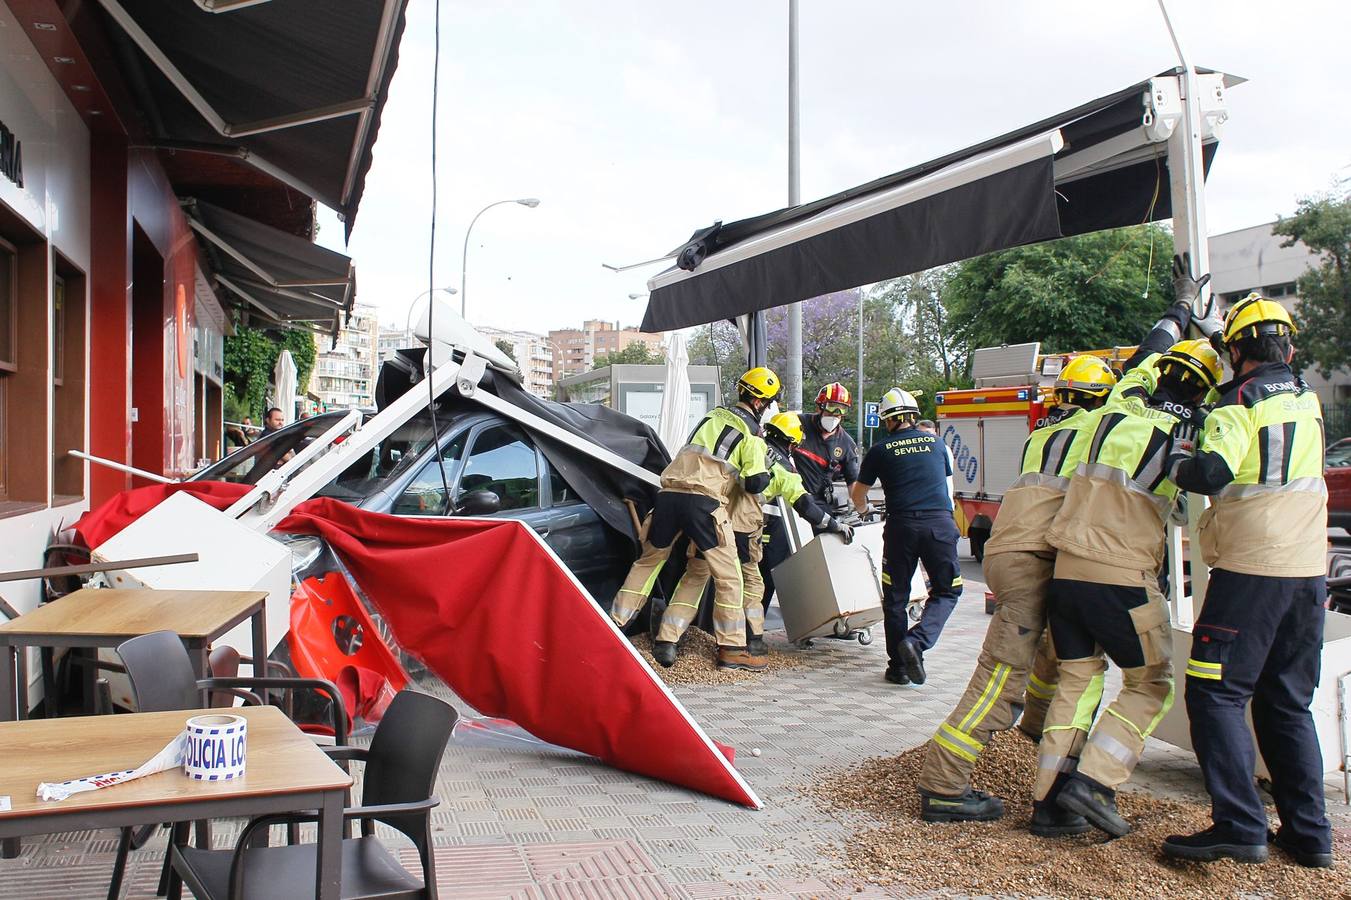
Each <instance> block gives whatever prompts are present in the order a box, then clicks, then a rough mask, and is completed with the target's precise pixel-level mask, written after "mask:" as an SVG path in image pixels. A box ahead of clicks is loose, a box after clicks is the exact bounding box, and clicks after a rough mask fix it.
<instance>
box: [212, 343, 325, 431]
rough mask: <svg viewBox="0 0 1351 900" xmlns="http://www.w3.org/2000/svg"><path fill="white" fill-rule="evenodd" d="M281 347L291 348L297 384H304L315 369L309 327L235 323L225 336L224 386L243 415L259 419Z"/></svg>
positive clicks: (313, 349)
mask: <svg viewBox="0 0 1351 900" xmlns="http://www.w3.org/2000/svg"><path fill="white" fill-rule="evenodd" d="M282 350H290V351H291V358H292V360H293V361H294V362H295V364H296V384H297V385H305V384H306V383H308V381H309V377H310V372H311V371H313V370H314V359H315V347H314V334H313V332H310V331H302V330H287V331H275V330H272V329H263V328H250V327H249V326H247V325H238V326H236V327H235V333H234V334H233V335H229V336H227V337H226V338H225V359H224V364H225V386H226V395H227V397H230V398H233V400H234V401H235V402H236V403H237V404H238V405H237V406H236V407H235V408H236V409H238V410H239V414H240V415H241V416H245V415H247V416H252V417H253V418H254V421H260V420H261V419H262V416H263V412H264V405H265V404H266V402H267V390H268V385H270V384H271V382H272V370H273V368H274V367H275V366H276V364H277V357H278V356H279V355H280V354H281V351H282Z"/></svg>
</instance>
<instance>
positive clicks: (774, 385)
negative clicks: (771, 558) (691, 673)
mask: <svg viewBox="0 0 1351 900" xmlns="http://www.w3.org/2000/svg"><path fill="white" fill-rule="evenodd" d="M779 387H780V383H779V376H777V375H775V374H774V373H773V372H772V371H771V370H769V369H767V368H765V367H764V366H758V367H756V368H754V369H751V370H750V371H748V372H747V373H746V374H744V375H742V376H741V378H740V380H738V381H737V403H736V405H735V406H731V407H726V406H719V407H715V408H714V409H713V410H711V411H710V412H709V413H708V415H706V416H704V418H703V420H702V421H700V422H699V425H698V427H696V428H695V429H694V433H693V434H691V435H690V440H689V443H688V444H686V445H685V446H684V447H682V448H681V449H680V451H679V452H678V453H676V455H675V458H674V459H672V460H671V463H670V465H668V466H667V467H666V469H665V470H664V471H663V472H662V473H661V490H660V491H659V492H658V493H657V502H656V504H655V506H654V507H653V510H652V513H651V514H650V515H649V516H648V518H647V521H646V522H645V523H644V525H643V544H642V553H641V555H640V556H639V557H638V561H637V562H635V563H634V564H633V568H632V569H630V570H629V574H628V577H627V578H626V579H625V580H624V585H623V587H621V588H620V589H619V593H618V594H616V595H615V598H614V602H613V603H612V604H611V607H610V617H611V618H612V619H614V621H615V623H616V624H617V625H619V626H620V627H621V628H622V627H623V626H625V625H627V624H628V623H629V621H630V620H632V619H633V617H634V616H635V615H637V613H638V611H639V610H641V609H642V608H643V606H644V605H645V604H646V603H647V601H648V598H649V597H650V596H651V595H652V589H653V587H654V586H655V585H656V583H657V577H658V576H659V575H660V574H661V570H662V567H663V566H664V565H665V564H666V560H667V559H668V558H669V557H670V555H671V548H672V546H673V545H674V544H675V542H676V540H677V539H678V538H679V537H680V536H681V535H682V534H683V535H684V536H685V537H687V538H689V540H690V544H691V550H692V552H694V553H695V554H697V555H698V556H701V557H702V558H703V560H704V562H705V563H706V564H707V566H708V571H709V573H710V574H711V575H712V576H713V626H714V632H715V635H714V636H715V637H716V639H717V642H718V665H719V666H720V667H722V668H754V665H753V662H752V660H751V659H750V656H749V655H748V654H747V652H746V629H745V614H744V613H743V611H742V602H741V590H742V585H741V565H740V562H739V560H738V559H737V551H736V538H735V536H734V535H733V533H732V522H731V518H730V517H729V512H728V505H729V503H730V502H731V499H732V495H733V492H734V491H735V490H736V489H737V488H741V489H743V490H745V491H746V492H748V493H750V494H758V493H760V492H761V491H763V490H764V489H765V488H766V487H767V486H768V485H769V482H770V477H771V476H770V472H769V467H768V464H767V462H766V458H765V442H764V440H762V439H761V438H760V436H759V434H760V419H761V418H762V417H763V416H764V414H765V411H766V410H767V409H768V408H769V405H770V403H772V402H773V400H774V397H775V396H776V395H777V394H778V393H779ZM653 656H654V657H656V659H657V661H658V662H660V663H662V664H663V665H670V664H671V661H674V659H675V644H674V643H673V642H670V641H662V640H660V639H658V641H657V642H656V643H655V644H654V646H653Z"/></svg>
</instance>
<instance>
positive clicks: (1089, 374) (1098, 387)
mask: <svg viewBox="0 0 1351 900" xmlns="http://www.w3.org/2000/svg"><path fill="white" fill-rule="evenodd" d="M1115 384H1116V373H1114V372H1113V371H1112V370H1111V368H1109V367H1108V365H1107V363H1105V362H1103V361H1102V360H1101V359H1099V358H1098V357H1096V356H1076V357H1075V358H1074V359H1072V360H1070V361H1069V362H1068V363H1067V364H1066V365H1065V368H1063V369H1061V370H1060V377H1059V378H1057V379H1056V380H1055V389H1056V390H1057V391H1077V392H1078V393H1080V394H1088V395H1089V396H1091V397H1105V396H1107V393H1108V392H1109V391H1110V390H1111V389H1112V386H1113V385H1115Z"/></svg>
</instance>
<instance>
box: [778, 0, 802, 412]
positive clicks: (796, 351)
mask: <svg viewBox="0 0 1351 900" xmlns="http://www.w3.org/2000/svg"><path fill="white" fill-rule="evenodd" d="M797 28H798V12H797V0H788V205H789V206H797V205H798V204H799V203H801V202H802V198H801V178H800V172H799V160H798V155H799V150H800V146H801V133H800V130H799V122H798V90H797ZM782 405H783V407H784V408H785V409H801V408H802V304H801V303H794V304H792V305H791V306H789V307H788V379H787V391H786V392H785V394H784V400H783V404H782Z"/></svg>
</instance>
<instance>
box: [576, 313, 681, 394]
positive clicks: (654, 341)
mask: <svg viewBox="0 0 1351 900" xmlns="http://www.w3.org/2000/svg"><path fill="white" fill-rule="evenodd" d="M635 341H636V342H638V343H641V344H646V345H647V346H648V347H649V348H651V349H652V350H653V351H655V352H658V353H660V352H661V350H662V346H663V344H664V341H665V335H662V334H647V333H645V332H642V331H639V330H638V329H637V327H634V326H629V327H626V328H621V327H620V326H619V323H618V322H606V321H603V320H601V319H588V320H587V321H585V322H583V323H582V327H581V328H561V329H557V330H554V331H550V332H549V344H550V349H551V350H552V351H553V368H554V374H555V377H556V378H557V379H559V380H561V379H563V378H565V377H567V376H568V375H577V374H579V373H582V372H589V371H591V368H592V366H594V365H595V362H596V357H598V356H604V355H605V354H607V353H615V352H617V351H619V350H623V349H624V348H625V347H627V346H628V345H629V344H632V343H634V342H635Z"/></svg>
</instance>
